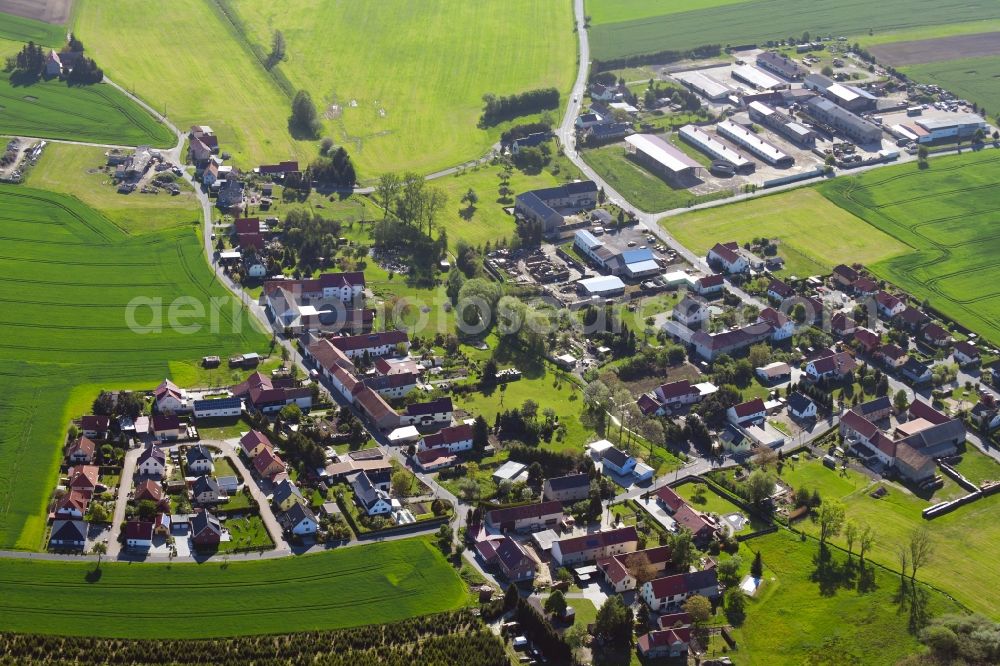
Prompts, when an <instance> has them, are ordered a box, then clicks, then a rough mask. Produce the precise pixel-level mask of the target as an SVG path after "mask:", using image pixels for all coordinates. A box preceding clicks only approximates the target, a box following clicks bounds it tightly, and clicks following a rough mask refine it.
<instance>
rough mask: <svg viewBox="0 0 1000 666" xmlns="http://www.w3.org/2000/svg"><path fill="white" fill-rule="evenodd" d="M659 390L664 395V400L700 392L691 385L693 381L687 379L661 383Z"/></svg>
mask: <svg viewBox="0 0 1000 666" xmlns="http://www.w3.org/2000/svg"><path fill="white" fill-rule="evenodd" d="M657 390H658V391H659V392H660V393H661V394H662V395H663V399H664V400H670V399H671V398H679V397H681V396H685V395H690V394H692V393H694V394H697V393H698V389H696V388H694V387H693V386H691V382H689V381H688V380H686V379H681V380H680V381H676V382H670V383H668V384H660V386H659V388H658V389H657Z"/></svg>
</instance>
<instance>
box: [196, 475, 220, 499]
mask: <svg viewBox="0 0 1000 666" xmlns="http://www.w3.org/2000/svg"><path fill="white" fill-rule="evenodd" d="M191 491H192V492H193V493H194V494H195V495H201V494H202V493H212V494H213V495H218V494H219V492H220V491H219V482H218V481H217V480H216V479H215V477H214V476H205V475H203V476H199V477H198V478H197V479H195V480H194V483H193V484H192V486H191Z"/></svg>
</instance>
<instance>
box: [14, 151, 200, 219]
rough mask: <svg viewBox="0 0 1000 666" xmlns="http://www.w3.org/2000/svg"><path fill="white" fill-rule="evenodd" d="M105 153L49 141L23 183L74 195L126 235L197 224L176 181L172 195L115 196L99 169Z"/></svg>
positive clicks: (190, 199) (185, 190) (189, 193)
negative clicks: (176, 192)
mask: <svg viewBox="0 0 1000 666" xmlns="http://www.w3.org/2000/svg"><path fill="white" fill-rule="evenodd" d="M106 152H107V151H106V149H104V148H94V147H92V146H78V145H74V144H66V143H50V144H49V145H47V146H46V147H45V151H44V152H43V153H42V157H41V159H39V160H38V164H37V165H35V167H34V168H32V169H31V171H29V172H28V180H27V184H28V185H30V186H31V187H36V188H38V189H42V190H48V191H50V192H58V193H60V194H69V195H71V196H74V197H76V198H77V199H79V200H80V201H82V202H83V203H85V204H87V205H88V206H90V207H91V208H95V209H97V210H99V211H100V212H101V214H102V215H104V217H106V218H108V219H109V220H110V221H111V222H113V223H114V224H115V226H117V227H119V228H121V229H122V230H123V231H125V232H126V233H130V234H135V233H147V232H150V231H160V230H163V229H168V228H171V227H177V226H181V225H192V224H200V222H201V205H200V204H199V203H198V200H197V198H195V195H194V191H193V190H192V189H191V187H190V186H189V185H188V184H187V183H185V182H184V181H181V180H180V179H178V185H179V187H180V188H181V193H180V194H178V195H177V196H171V195H170V194H169V193H167V192H162V193H160V194H155V195H153V194H142V193H141V192H133V193H132V194H129V195H123V194H119V193H118V189H117V187H116V186H115V185H113V184H111V178H110V176H109V174H108V173H106V172H105V171H102V170H101V169H100V168H99V167H102V166H104V164H106V162H107V158H106V156H105V153H106Z"/></svg>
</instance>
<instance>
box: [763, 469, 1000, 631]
mask: <svg viewBox="0 0 1000 666" xmlns="http://www.w3.org/2000/svg"><path fill="white" fill-rule="evenodd" d="M781 478H782V479H783V480H784V481H786V482H787V483H789V484H790V485H791V486H792V487H793V488H796V487H798V486H799V485H804V486H805V487H806V488H809V489H810V490H813V489H818V490H819V492H820V495H821V496H822V497H823V498H824V499H839V500H841V501H842V502H844V504H845V505H846V506H847V515H848V517H849V518H852V519H854V520H856V521H858V522H867V523H869V524H870V525H871V526H872V527H874V528H875V531H876V533H877V535H878V540H877V542H876V544H875V547H874V549H873V550H872V555H871V559H873V560H874V561H876V562H879V563H881V564H884V565H885V566H887V567H890V568H893V569H898V568H899V563H898V561H897V559H896V554H895V552H896V551H895V549H896V545H897V544H899V543H906V541H907V539H908V538H909V534H910V533H911V532H912V531H913V530H914V529H915V528H917V527H919V526H921V525H927V526H928V527H929V528H930V530H931V534H932V537H933V539H934V543H935V550H934V556H933V558H932V560H931V562H930V564H929V565H928V566H927V567H926V568H925V569H923V570H922V571H921V572H920V574H918V578H919V579H920V580H921V581H923V582H925V583H928V584H931V585H934V586H936V587H937V588H939V589H941V590H943V591H945V592H947V593H949V594H951V595H952V596H954V597H955V598H956V599H958V600H959V601H960V602H962V603H963V604H965V605H966V606H968V607H969V608H972V609H973V610H975V611H978V612H981V613H984V614H986V615H989V616H991V617H1000V602H998V600H997V599H996V598H995V597H994V596H993V595H983V594H981V591H982V590H984V589H993V588H994V587H996V586H997V585H1000V572H998V571H997V569H996V567H995V566H993V565H992V564H991V562H992V555H991V552H992V546H991V544H993V543H996V540H997V539H1000V525H998V524H997V521H996V520H995V516H996V512H997V511H998V509H1000V498H997V497H996V496H993V497H990V498H987V499H983V500H980V501H978V502H974V503H972V504H969V505H967V506H965V507H962V508H960V509H958V510H956V511H953V512H952V513H949V514H947V515H945V516H942V517H940V518H936V519H934V520H931V521H925V520H924V519H923V518H922V517H921V515H920V512H921V511H922V510H923V509H925V508H927V507H928V506H931V505H932V504H934V503H936V502H938V501H941V498H940V497H938V496H935V497H934V498H933V499H931V500H930V501H927V500H923V499H920V498H919V497H916V496H915V495H913V494H911V493H909V492H908V491H907V490H905V489H904V488H902V487H900V486H897V485H895V484H888V485H887V486H886V487H887V489H888V491H889V493H888V495H886V496H885V497H883V498H882V499H874V498H872V497H870V496H869V493H870V492H871V491H873V490H874V489H875V488H876V487H877V485H876V484H873V483H871V481H870V480H869V479H868V477H866V476H865V475H863V474H860V473H857V472H853V471H850V470H848V472H847V474H846V476H841V474H840V472H839V470H838V471H837V472H834V471H831V470H829V469H827V468H826V467H824V466H823V465H822V463H821V462H820V461H819V460H808V461H800V462H798V463H794V464H791V465H789V464H787V463H786V466H785V468H784V470H783V471H782V474H781ZM949 494H950V493H949ZM958 494H961V493H960V492H959V493H958ZM795 526H796V528H797V529H801V530H805V531H807V532H810V533H813V534H817V533H818V527H817V526H816V525H815V524H813V523H812V522H811V521H810V519H808V518H807V519H805V520H802V521H799V522H798V523H796V524H795ZM834 541H835V543H838V544H839V545H841V546H844V547H846V543H845V542H844V540H843V537H842V536H841V537H838V538H837V539H835V540H834Z"/></svg>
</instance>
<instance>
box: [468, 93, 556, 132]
mask: <svg viewBox="0 0 1000 666" xmlns="http://www.w3.org/2000/svg"><path fill="white" fill-rule="evenodd" d="M558 108H559V91H558V90H557V89H555V88H538V89H536V90H529V91H527V92H523V93H520V94H517V95H507V96H501V97H498V96H496V95H494V94H493V93H487V94H485V95H483V115H482V117H481V118H480V119H479V127H481V128H486V127H493V126H494V125H497V124H499V123H502V122H504V121H505V120H511V119H513V118H517V117H518V116H525V115H528V114H530V113H540V112H542V111H545V110H547V109H558Z"/></svg>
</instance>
